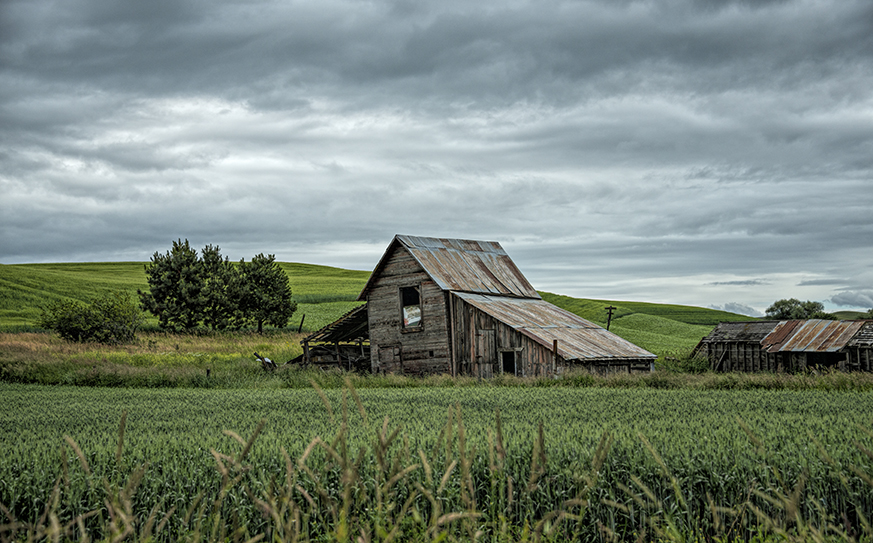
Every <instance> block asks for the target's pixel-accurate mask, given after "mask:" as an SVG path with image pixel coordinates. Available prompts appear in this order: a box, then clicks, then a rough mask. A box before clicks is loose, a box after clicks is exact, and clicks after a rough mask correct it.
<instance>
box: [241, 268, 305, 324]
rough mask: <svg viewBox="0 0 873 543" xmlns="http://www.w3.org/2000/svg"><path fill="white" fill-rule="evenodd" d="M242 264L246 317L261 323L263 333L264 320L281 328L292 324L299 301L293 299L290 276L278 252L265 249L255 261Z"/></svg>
mask: <svg viewBox="0 0 873 543" xmlns="http://www.w3.org/2000/svg"><path fill="white" fill-rule="evenodd" d="M239 267H240V274H241V276H242V284H243V289H244V294H243V298H242V301H241V303H240V310H241V311H242V313H243V314H244V315H245V319H246V320H247V321H249V322H252V323H255V324H257V326H258V333H259V334H260V333H262V332H263V331H264V324H270V325H273V326H276V327H278V328H281V327H283V326H285V325H286V324H288V320H289V319H290V318H291V315H293V314H294V311H296V310H297V303H296V302H294V301H293V300H292V299H291V285H290V283H289V282H288V276H287V275H286V274H285V272H284V271H283V270H282V268H280V267H279V265H278V264H277V263H276V258H275V256H274V255H269V256H264V254H263V253H261V254H259V255H257V256H255V257H254V258H252V260H251V262H245V261H244V260H242V261H240V265H239Z"/></svg>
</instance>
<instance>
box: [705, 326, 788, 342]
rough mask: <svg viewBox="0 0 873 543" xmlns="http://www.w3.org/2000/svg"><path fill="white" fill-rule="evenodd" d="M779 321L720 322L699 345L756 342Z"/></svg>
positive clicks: (771, 330) (765, 335)
mask: <svg viewBox="0 0 873 543" xmlns="http://www.w3.org/2000/svg"><path fill="white" fill-rule="evenodd" d="M779 324H780V322H779V321H741V322H720V323H718V326H716V327H715V328H713V330H712V332H710V333H709V334H708V335H707V336H706V337H704V338H703V340H701V343H722V342H726V341H754V342H758V341H761V340H762V339H764V338H765V337H767V335H768V334H770V333H771V332H773V330H774V329H775V328H776V327H778V325H779Z"/></svg>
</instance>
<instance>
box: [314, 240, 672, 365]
mask: <svg viewBox="0 0 873 543" xmlns="http://www.w3.org/2000/svg"><path fill="white" fill-rule="evenodd" d="M358 300H360V301H364V302H366V303H365V304H364V305H362V306H360V307H359V308H357V309H356V310H354V311H352V312H350V313H348V314H347V315H344V316H343V317H342V318H340V319H339V320H338V321H336V322H334V323H332V324H330V325H328V326H327V327H325V328H323V329H322V330H319V331H318V332H316V333H315V334H312V335H311V336H309V337H307V338H306V339H304V340H303V345H304V358H305V360H306V361H311V362H312V363H315V360H316V358H315V356H314V353H315V352H316V349H317V350H318V352H320V353H327V359H331V360H333V361H334V362H335V363H337V364H342V363H343V360H344V358H343V357H344V356H348V355H344V354H343V353H349V352H351V351H352V350H353V349H355V348H357V349H358V350H357V351H355V352H356V353H363V352H364V347H363V345H364V342H367V343H368V344H369V369H370V370H371V371H374V372H389V373H401V374H407V375H428V374H450V375H453V376H455V375H470V376H477V377H481V378H489V377H492V376H494V375H498V374H512V375H517V376H548V375H556V374H560V373H562V372H564V371H565V370H566V369H567V368H569V367H572V366H583V367H586V368H589V369H591V370H594V371H600V372H610V371H625V372H632V371H650V370H651V367H652V365H653V362H654V360H655V359H656V356H655V355H654V354H652V353H649V352H648V351H645V350H643V349H641V348H640V347H637V346H636V345H634V344H632V343H630V342H628V341H626V340H624V339H622V338H620V337H618V336H616V335H615V334H612V333H611V332H608V331H607V330H605V329H604V328H602V327H600V326H598V325H596V324H594V323H592V322H589V321H587V320H585V319H583V318H581V317H579V316H577V315H575V314H573V313H570V312H568V311H565V310H563V309H561V308H559V307H557V306H554V305H552V304H550V303H548V302H546V301H544V300H543V299H542V298H541V297H540V295H539V294H538V293H537V292H536V290H534V288H533V287H532V286H531V285H530V283H529V282H528V281H527V279H525V277H524V276H523V275H522V274H521V272H520V271H519V270H518V268H517V267H516V265H515V263H514V262H512V260H511V259H510V258H509V256H508V255H507V254H506V252H505V251H504V250H503V248H502V247H501V246H500V244H499V243H496V242H487V241H472V240H457V239H438V238H426V237H417V236H403V235H398V236H395V237H394V239H393V240H392V241H391V243H390V245H389V246H388V248H387V249H386V251H385V253H384V254H383V255H382V258H381V259H380V261H379V263H378V264H377V266H376V268H375V270H374V271H373V273H372V274H371V276H370V278H369V280H368V281H367V284H366V285H365V287H364V289H363V290H362V291H361V294H360V296H359V297H358ZM331 351H332V354H330V353H331ZM356 356H357V355H356ZM358 361H359V360H358ZM348 362H349V364H351V360H349V361H348Z"/></svg>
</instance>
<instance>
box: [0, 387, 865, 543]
mask: <svg viewBox="0 0 873 543" xmlns="http://www.w3.org/2000/svg"><path fill="white" fill-rule="evenodd" d="M0 397H2V398H3V401H4V409H3V410H2V412H0V448H2V450H3V459H2V461H0V503H2V504H3V505H4V506H5V507H6V508H7V510H8V511H9V513H8V514H7V517H11V518H14V520H15V522H12V523H9V522H6V521H5V520H4V522H6V524H5V525H0V536H2V535H3V534H4V530H7V531H11V530H12V529H11V528H10V526H13V527H16V526H17V528H14V529H15V530H19V531H17V532H16V533H17V536H16V537H17V538H22V537H23V536H24V535H25V533H24V532H25V530H26V527H27V525H28V524H30V523H36V524H39V522H40V521H39V519H40V517H41V516H42V515H44V514H49V513H50V514H51V515H52V518H53V519H55V520H53V521H52V522H55V523H56V524H55V525H56V526H59V527H62V526H69V535H70V536H71V537H73V538H75V539H79V538H80V537H81V535H80V530H81V529H85V530H90V531H91V534H90V535H91V536H92V537H94V536H96V537H108V536H109V535H111V534H110V532H111V531H112V530H113V529H117V532H118V533H121V532H122V529H124V528H125V524H124V522H126V521H123V519H125V518H130V519H132V518H134V517H135V519H136V520H131V521H130V529H131V530H132V531H133V533H137V534H140V537H141V538H142V534H144V533H146V532H147V531H148V532H154V530H155V529H156V527H157V524H158V521H161V520H162V519H166V522H165V523H163V525H162V526H161V532H160V533H159V534H158V539H160V540H176V539H177V538H184V539H186V540H190V539H197V538H198V537H205V538H206V539H208V540H212V541H217V540H229V539H234V538H235V536H238V537H240V540H246V539H248V538H251V537H257V536H264V535H265V536H266V537H267V539H272V538H278V539H279V540H292V539H294V537H296V538H298V540H302V541H308V540H319V541H345V540H348V539H349V538H351V536H354V538H357V537H361V538H362V540H363V541H370V540H376V539H379V540H385V539H390V538H389V537H388V535H389V534H391V533H392V530H393V529H395V528H396V529H397V530H398V531H397V532H394V533H393V536H392V537H395V536H396V537H398V538H399V540H441V539H446V538H448V539H449V540H452V539H455V538H457V539H459V540H465V541H466V540H470V539H475V538H481V540H483V541H519V540H523V539H526V538H529V539H536V536H537V535H544V536H547V537H551V538H552V539H551V540H565V539H566V538H568V537H572V538H574V539H576V540H587V541H608V540H611V539H613V538H617V539H618V540H633V539H636V538H637V537H641V538H642V539H643V540H652V539H661V540H680V539H683V538H688V537H692V538H703V537H707V538H709V537H720V538H722V539H720V540H722V541H724V540H732V539H733V538H749V537H751V536H753V535H755V534H758V533H759V532H760V533H761V534H764V535H767V534H770V535H771V536H773V537H774V541H775V540H786V539H787V540H791V538H795V539H796V540H806V539H809V540H812V539H813V538H812V537H810V534H814V533H815V532H814V530H822V531H823V533H825V534H829V535H830V536H831V537H832V538H833V539H831V540H841V539H845V538H842V537H841V534H842V535H844V536H845V535H846V534H847V533H850V531H851V533H852V534H854V535H855V536H858V537H861V536H864V537H866V538H869V537H871V536H873V533H871V531H870V528H869V526H868V525H866V524H864V523H865V522H869V520H868V519H869V514H870V511H873V479H871V477H873V453H871V452H870V451H871V450H873V431H871V429H870V426H871V418H870V413H871V412H873V393H823V392H815V391H807V392H787V391H742V392H739V391H693V390H687V389H686V390H679V391H659V390H645V389H638V390H626V389H624V390H622V389H618V390H616V389H591V388H588V389H573V388H549V389H541V388H518V389H507V388H503V389H499V388H487V387H473V388H450V387H449V388H445V387H444V388H427V387H421V388H415V389H390V388H382V389H370V390H358V391H357V392H353V391H352V390H349V389H346V390H338V389H333V390H325V391H324V392H320V391H317V390H312V389H308V390H305V389H298V390H272V391H267V390H261V391H257V390H240V391H227V390H225V391H214V390H213V391H210V390H195V389H183V390H169V389H161V390H147V389H107V388H74V387H41V386H32V385H29V386H22V385H2V384H0ZM498 411H499V415H498ZM122 413H126V418H125V419H124V425H123V427H122V428H121V429H122V430H123V432H120V431H119V429H120V423H121V422H122ZM498 416H499V420H500V422H499V424H498ZM261 420H264V421H265V425H264V426H263V428H262V430H261V431H260V434H259V435H258V436H257V439H255V440H254V442H253V446H251V447H248V446H246V447H244V446H243V445H244V444H245V442H246V441H248V439H249V437H250V436H252V435H253V434H254V433H256V432H257V428H258V425H259V421H261ZM540 424H542V426H540ZM226 430H230V431H232V432H235V433H236V434H238V435H239V436H240V439H241V441H240V442H237V440H236V438H235V437H234V434H232V433H225V431H226ZM395 431H396V432H397V433H396V434H395V433H394V432H395ZM392 436H393V437H392ZM604 436H605V438H606V440H605V441H602V440H603V438H604ZM316 437H320V438H321V441H314V439H315V438H316ZM243 450H246V451H247V452H246V454H245V455H243V454H242V451H243ZM598 451H599V452H598ZM286 454H287V461H286V460H285V458H286V456H285V455H286ZM140 466H145V467H144V471H142V472H139V471H137V468H138V467H140ZM222 470H224V473H225V476H224V477H223V476H222V474H221V473H222ZM137 481H138V484H137V485H136V486H135V487H134V486H133V484H132V483H137ZM56 483H57V485H58V486H57V487H56V486H55V485H56ZM52 488H57V491H56V494H53V493H52ZM133 488H136V491H135V492H134V491H133V490H132V489H133ZM125 489H126V490H125ZM53 496H54V497H53ZM89 511H97V512H98V513H96V514H95V515H96V516H88V517H85V518H84V520H82V522H81V528H80V527H79V524H78V523H77V522H76V520H75V519H76V517H77V516H80V515H87V514H88V512H89ZM43 518H44V519H47V518H48V517H43ZM149 518H151V519H152V521H151V524H150V525H149V521H148V519H149ZM119 519H122V520H119ZM43 522H44V523H48V520H44V521H43ZM113 523H114V524H113ZM234 527H236V528H237V529H238V530H239V533H237V534H234V532H233V530H234ZM781 530H784V531H785V534H786V538H785V539H781V538H777V537H776V536H777V535H778V534H779V533H780V531H781ZM283 534H284V535H283ZM350 534H351V536H350ZM476 534H478V536H477V535H476ZM525 534H527V535H525ZM10 535H11V534H10ZM292 536H293V537H292ZM816 540H818V539H816Z"/></svg>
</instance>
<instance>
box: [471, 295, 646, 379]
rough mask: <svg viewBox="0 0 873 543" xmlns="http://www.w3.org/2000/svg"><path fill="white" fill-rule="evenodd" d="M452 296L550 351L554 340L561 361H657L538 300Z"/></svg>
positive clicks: (639, 349)
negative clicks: (562, 359)
mask: <svg viewBox="0 0 873 543" xmlns="http://www.w3.org/2000/svg"><path fill="white" fill-rule="evenodd" d="M454 295H455V296H458V297H459V298H461V299H462V300H464V302H466V303H468V304H470V305H472V306H473V307H476V308H477V309H479V310H480V311H483V312H485V313H487V314H489V315H491V316H492V317H494V318H495V319H497V320H499V321H500V322H502V323H504V324H506V325H507V326H509V327H511V328H513V329H515V330H517V331H519V332H520V333H522V334H524V335H526V336H527V337H529V338H531V339H532V340H534V341H536V342H537V343H539V344H540V345H543V346H544V347H547V348H549V349H551V348H553V346H554V340H556V339H557V340H558V354H559V355H560V356H561V357H562V358H564V359H565V360H579V361H582V362H585V361H594V360H614V361H616V362H618V361H620V360H638V359H655V358H657V356H656V355H654V354H652V353H650V352H648V351H646V350H644V349H641V348H640V347H637V346H636V345H634V344H633V343H631V342H629V341H627V340H624V339H622V338H620V337H619V336H617V335H615V334H613V333H612V332H609V331H607V330H606V329H604V328H602V327H600V326H598V325H596V324H594V323H593V322H590V321H587V320H585V319H583V318H582V317H580V316H578V315H576V314H574V313H570V312H569V311H566V310H564V309H561V308H560V307H558V306H556V305H553V304H550V303H549V302H546V301H545V300H542V299H530V298H527V299H524V298H510V297H506V296H487V295H481V294H469V293H459V292H456V293H454Z"/></svg>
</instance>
